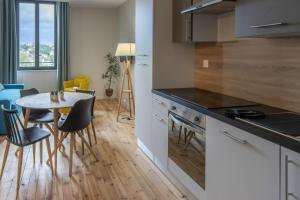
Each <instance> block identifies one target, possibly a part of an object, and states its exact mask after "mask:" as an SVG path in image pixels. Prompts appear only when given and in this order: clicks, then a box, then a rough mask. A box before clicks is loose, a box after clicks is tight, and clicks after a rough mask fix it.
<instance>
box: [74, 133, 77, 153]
mask: <svg viewBox="0 0 300 200" xmlns="http://www.w3.org/2000/svg"><path fill="white" fill-rule="evenodd" d="M74 151H77V149H76V134H74Z"/></svg>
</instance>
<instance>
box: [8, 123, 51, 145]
mask: <svg viewBox="0 0 300 200" xmlns="http://www.w3.org/2000/svg"><path fill="white" fill-rule="evenodd" d="M49 136H50V133H49V132H48V131H45V130H43V129H41V128H38V127H31V128H27V129H24V130H22V131H20V142H18V143H15V142H14V141H13V140H11V141H10V142H11V143H13V144H15V145H17V146H28V145H32V144H34V143H36V142H39V141H41V140H43V139H45V138H47V137H49Z"/></svg>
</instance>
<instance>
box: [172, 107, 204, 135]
mask: <svg viewBox="0 0 300 200" xmlns="http://www.w3.org/2000/svg"><path fill="white" fill-rule="evenodd" d="M175 115H176V114H173V113H171V112H170V113H169V119H171V120H173V121H174V122H175V123H177V124H179V123H180V124H181V126H183V127H185V128H188V129H191V130H197V131H196V132H199V133H203V132H205V129H204V128H202V127H200V126H197V125H194V126H192V125H190V123H188V122H187V121H186V120H185V119H183V118H182V117H180V116H177V115H176V117H175Z"/></svg>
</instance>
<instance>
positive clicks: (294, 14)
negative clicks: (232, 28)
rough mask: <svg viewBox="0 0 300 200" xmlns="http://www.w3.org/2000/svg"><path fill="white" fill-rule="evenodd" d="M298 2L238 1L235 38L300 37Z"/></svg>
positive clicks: (290, 0)
mask: <svg viewBox="0 0 300 200" xmlns="http://www.w3.org/2000/svg"><path fill="white" fill-rule="evenodd" d="M299 8H300V1H299V0H238V1H237V3H236V36H237V37H272V36H291V35H300V12H299Z"/></svg>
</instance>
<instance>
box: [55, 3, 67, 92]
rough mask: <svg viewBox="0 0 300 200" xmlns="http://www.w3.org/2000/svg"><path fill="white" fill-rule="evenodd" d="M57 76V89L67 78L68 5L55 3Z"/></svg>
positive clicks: (61, 87) (61, 86)
mask: <svg viewBox="0 0 300 200" xmlns="http://www.w3.org/2000/svg"><path fill="white" fill-rule="evenodd" d="M56 6H57V7H56V11H57V13H56V14H57V76H58V88H59V89H63V82H64V81H65V80H68V78H69V63H70V62H69V3H68V2H57V4H56Z"/></svg>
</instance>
